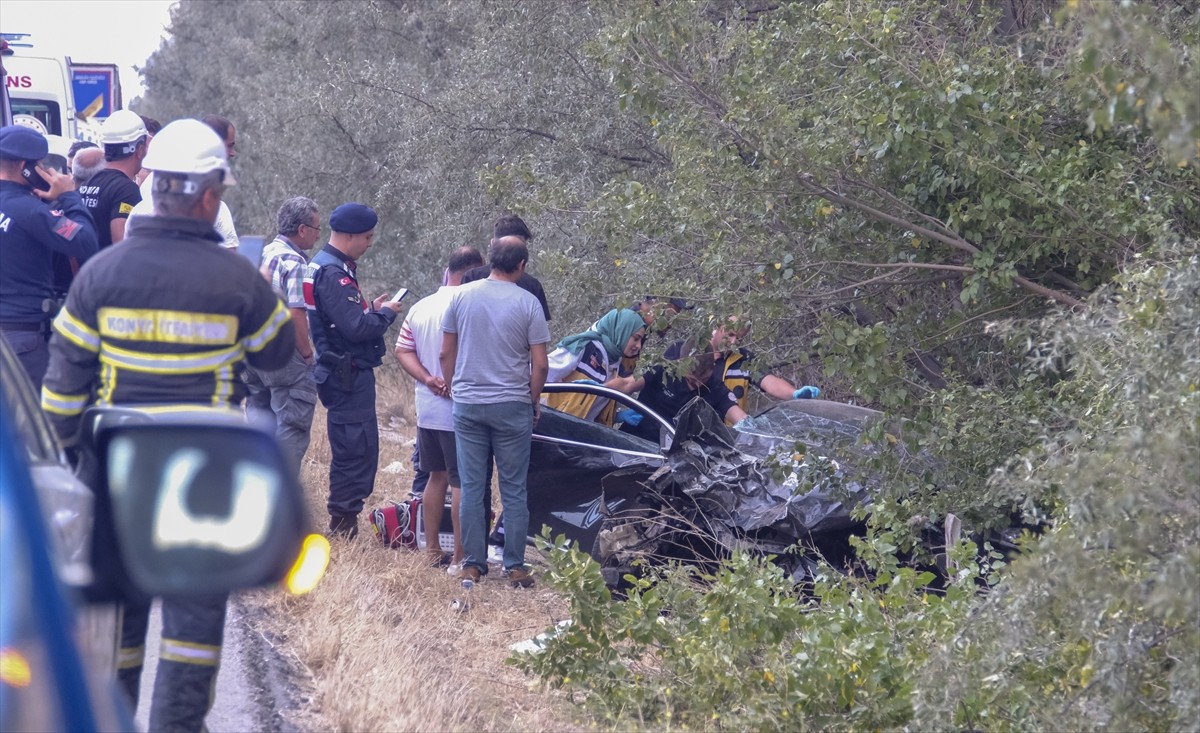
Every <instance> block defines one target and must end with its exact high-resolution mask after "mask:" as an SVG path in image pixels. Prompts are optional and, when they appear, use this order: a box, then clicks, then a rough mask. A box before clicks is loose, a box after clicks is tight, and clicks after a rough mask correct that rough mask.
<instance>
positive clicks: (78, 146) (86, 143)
mask: <svg viewBox="0 0 1200 733" xmlns="http://www.w3.org/2000/svg"><path fill="white" fill-rule="evenodd" d="M98 147H100V146H99V145H97V144H96V143H94V142H92V141H91V140H76V141H75V142H73V143H71V147H70V148H69V149H68V150H67V157H68V158H74V157H75V154H76V153H78V152H79V151H80V150H85V149H87V148H98Z"/></svg>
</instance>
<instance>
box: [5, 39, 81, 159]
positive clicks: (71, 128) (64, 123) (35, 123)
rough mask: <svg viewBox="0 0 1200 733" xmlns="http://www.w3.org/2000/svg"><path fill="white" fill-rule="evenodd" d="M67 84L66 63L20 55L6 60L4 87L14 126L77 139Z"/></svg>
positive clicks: (74, 118) (68, 84) (59, 60)
mask: <svg viewBox="0 0 1200 733" xmlns="http://www.w3.org/2000/svg"><path fill="white" fill-rule="evenodd" d="M14 50H15V49H14ZM70 80H71V77H70V75H69V73H68V69H67V63H66V59H58V58H46V57H38V56H26V55H24V54H22V53H20V52H19V51H18V52H17V53H14V54H13V55H11V56H6V57H5V58H4V86H5V88H6V89H7V90H8V98H9V104H10V105H11V108H12V117H13V123H14V124H17V125H28V126H29V127H32V128H33V129H35V130H37V131H38V132H40V133H42V134H43V135H61V136H62V137H65V138H67V139H69V140H75V139H77V138H78V136H79V126H78V120H77V119H76V117H75V103H74V100H73V98H72V93H71V83H70Z"/></svg>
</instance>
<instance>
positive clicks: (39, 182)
mask: <svg viewBox="0 0 1200 733" xmlns="http://www.w3.org/2000/svg"><path fill="white" fill-rule="evenodd" d="M21 175H22V176H24V178H25V180H27V181H29V185H31V186H33V187H34V188H36V189H37V190H39V191H49V190H50V182H49V181H47V180H46V179H45V178H42V174H41V173H38V172H37V168H36V167H34V166H33V165H30V164H29V162H28V161H27V162H26V163H25V165H23V166H21Z"/></svg>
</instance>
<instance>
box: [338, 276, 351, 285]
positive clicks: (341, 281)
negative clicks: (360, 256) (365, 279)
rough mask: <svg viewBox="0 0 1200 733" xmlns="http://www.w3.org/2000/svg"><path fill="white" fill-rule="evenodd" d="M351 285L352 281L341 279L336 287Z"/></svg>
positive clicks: (345, 278)
mask: <svg viewBox="0 0 1200 733" xmlns="http://www.w3.org/2000/svg"><path fill="white" fill-rule="evenodd" d="M353 283H354V281H353V280H351V279H350V278H348V277H343V278H342V279H341V280H338V285H351V284H353Z"/></svg>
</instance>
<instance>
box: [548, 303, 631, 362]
mask: <svg viewBox="0 0 1200 733" xmlns="http://www.w3.org/2000/svg"><path fill="white" fill-rule="evenodd" d="M645 327H646V322H645V321H644V320H642V317H641V315H640V314H638V313H635V312H634V311H631V310H629V309H628V308H622V309H620V310H617V309H615V308H614V309H613V310H610V311H609V312H608V313H605V314H604V317H603V318H601V319H600V320H599V321H596V325H595V326H594V327H593V328H592V330H590V331H584V332H583V333H577V334H575V335H573V336H567V337H566V338H564V339H563V340H562V341H559V342H558V348H560V349H566V350H567V351H569V352H571V353H572V354H578V353H579V352H581V351H583V347H585V346H587V345H588V343H590V342H592V341H599V342H600V343H602V344H604V351H605V352H607V353H608V358H609V361H610V362H615V361H616V360H617V359H620V358H621V357H622V356H623V355H624V354H625V344H627V343H629V339H630V338H631V337H632V336H633V335H634V334H635V333H637V332H638V331H640V330H641V329H643V328H645Z"/></svg>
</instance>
